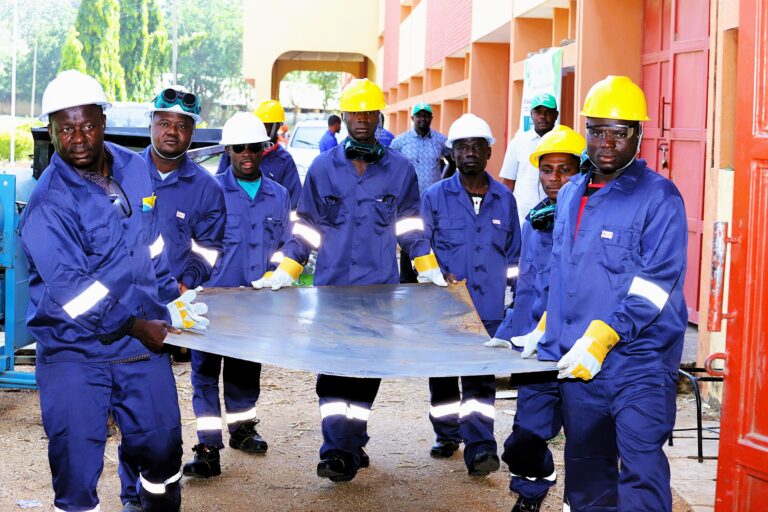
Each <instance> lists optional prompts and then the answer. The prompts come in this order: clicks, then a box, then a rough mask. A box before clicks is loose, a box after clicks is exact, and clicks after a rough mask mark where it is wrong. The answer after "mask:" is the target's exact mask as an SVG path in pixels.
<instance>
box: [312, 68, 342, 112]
mask: <svg viewBox="0 0 768 512" xmlns="http://www.w3.org/2000/svg"><path fill="white" fill-rule="evenodd" d="M306 80H307V82H308V83H310V84H314V85H316V86H317V87H319V88H320V91H321V92H322V93H323V109H327V108H328V102H329V101H331V99H333V98H336V97H338V96H339V91H340V89H341V73H338V72H333V71H307V72H306Z"/></svg>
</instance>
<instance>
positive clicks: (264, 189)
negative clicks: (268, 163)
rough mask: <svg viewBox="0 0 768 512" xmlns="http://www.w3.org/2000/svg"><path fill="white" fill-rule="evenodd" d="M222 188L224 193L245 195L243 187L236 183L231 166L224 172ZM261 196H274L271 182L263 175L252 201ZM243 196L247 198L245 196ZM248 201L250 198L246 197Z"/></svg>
mask: <svg viewBox="0 0 768 512" xmlns="http://www.w3.org/2000/svg"><path fill="white" fill-rule="evenodd" d="M222 186H223V187H224V190H225V191H226V192H242V193H243V194H245V191H244V190H243V187H241V186H240V185H239V184H238V183H237V178H235V173H234V171H233V170H232V166H231V165H230V166H229V167H227V170H226V171H225V172H224V178H223V182H222ZM261 194H266V195H268V196H274V195H275V191H274V190H273V189H272V180H270V179H269V178H267V177H266V176H264V173H262V174H261V186H260V187H259V191H258V192H256V197H254V198H253V200H254V201H255V200H257V198H258V197H259V196H261ZM245 196H246V197H248V195H247V194H246V195H245ZM248 200H249V201H250V200H251V198H250V197H248Z"/></svg>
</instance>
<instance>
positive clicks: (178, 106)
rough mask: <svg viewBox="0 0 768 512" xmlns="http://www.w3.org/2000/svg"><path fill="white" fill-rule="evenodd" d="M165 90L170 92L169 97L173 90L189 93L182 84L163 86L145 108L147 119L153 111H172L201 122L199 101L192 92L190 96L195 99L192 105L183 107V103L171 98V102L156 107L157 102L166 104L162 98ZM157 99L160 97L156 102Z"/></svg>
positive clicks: (150, 117) (150, 118)
mask: <svg viewBox="0 0 768 512" xmlns="http://www.w3.org/2000/svg"><path fill="white" fill-rule="evenodd" d="M166 91H168V92H170V94H171V98H173V97H174V95H175V93H174V91H175V92H179V93H183V94H191V93H190V92H189V89H187V88H186V87H184V86H183V85H169V86H168V87H163V88H162V89H161V90H160V92H158V93H157V96H155V97H154V99H152V101H150V102H149V108H148V109H147V112H146V116H147V119H149V120H150V121H151V120H152V114H154V113H155V112H174V113H176V114H184V115H185V116H189V117H191V118H192V119H194V120H195V124H198V123H200V122H202V120H203V118H202V117H200V102H199V100H198V99H197V97H196V96H195V95H194V94H192V96H191V97H192V98H194V99H195V100H194V101H195V104H194V107H191V106H188V107H186V108H185V105H182V103H180V102H179V101H173V100H172V103H170V104H169V106H165V107H158V106H157V105H158V103H160V104H162V105H165V104H167V103H166V102H164V101H163V100H162V96H163V94H164V93H165V92H166ZM158 99H160V101H159V102H158ZM190 103H191V102H190Z"/></svg>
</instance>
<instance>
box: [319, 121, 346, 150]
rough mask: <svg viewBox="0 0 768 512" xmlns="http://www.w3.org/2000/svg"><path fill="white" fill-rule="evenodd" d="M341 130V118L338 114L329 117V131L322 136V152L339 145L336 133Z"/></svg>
mask: <svg viewBox="0 0 768 512" xmlns="http://www.w3.org/2000/svg"><path fill="white" fill-rule="evenodd" d="M340 130H341V118H340V117H339V116H337V115H336V114H333V115H331V116H330V117H328V131H326V132H325V133H324V134H323V136H322V137H321V138H320V152H321V153H322V152H323V151H328V150H329V149H333V148H335V147H336V146H338V145H339V141H338V140H336V134H337V133H339V131H340Z"/></svg>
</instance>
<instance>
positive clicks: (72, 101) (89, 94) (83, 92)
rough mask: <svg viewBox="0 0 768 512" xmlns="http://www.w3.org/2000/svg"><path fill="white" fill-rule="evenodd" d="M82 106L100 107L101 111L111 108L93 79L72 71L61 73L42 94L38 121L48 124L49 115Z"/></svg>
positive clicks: (99, 86)
mask: <svg viewBox="0 0 768 512" xmlns="http://www.w3.org/2000/svg"><path fill="white" fill-rule="evenodd" d="M82 105H100V106H101V108H102V110H106V109H108V108H109V107H111V106H112V104H111V103H110V102H108V101H107V95H106V94H104V89H102V87H101V85H100V84H99V82H97V81H96V79H95V78H93V77H90V76H88V75H86V74H84V73H81V72H80V71H77V70H74V69H70V70H67V71H62V72H61V73H59V76H57V77H56V78H54V79H53V80H51V83H49V84H48V87H46V88H45V92H43V113H42V114H40V120H41V121H43V122H48V115H49V114H53V113H54V112H58V111H59V110H64V109H67V108H72V107H79V106H82Z"/></svg>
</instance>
